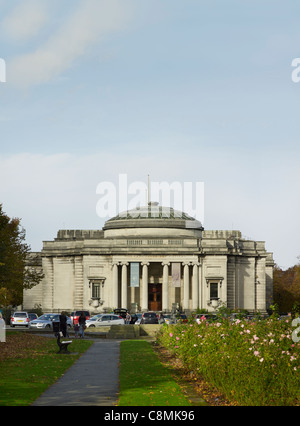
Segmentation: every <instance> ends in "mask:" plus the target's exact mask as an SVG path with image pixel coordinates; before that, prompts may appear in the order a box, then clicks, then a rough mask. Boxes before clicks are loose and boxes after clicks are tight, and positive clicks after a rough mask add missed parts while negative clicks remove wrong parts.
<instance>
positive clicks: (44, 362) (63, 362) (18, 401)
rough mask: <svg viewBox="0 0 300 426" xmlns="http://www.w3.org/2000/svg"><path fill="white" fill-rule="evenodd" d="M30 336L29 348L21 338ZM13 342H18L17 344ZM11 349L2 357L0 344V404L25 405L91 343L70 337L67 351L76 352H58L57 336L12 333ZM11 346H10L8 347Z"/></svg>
mask: <svg viewBox="0 0 300 426" xmlns="http://www.w3.org/2000/svg"><path fill="white" fill-rule="evenodd" d="M25 338H26V339H30V340H31V339H32V347H31V348H30V347H28V346H26V345H25V344H24V342H25V341H24V339H25ZM16 341H17V342H18V344H17V345H16ZM7 344H8V345H11V347H12V350H11V352H10V353H9V354H8V355H9V356H8V357H3V356H2V358H1V350H2V355H3V351H4V349H7V347H5V346H2V345H6V344H5V343H1V344H0V406H26V405H30V404H31V403H32V402H33V401H35V400H36V399H37V398H38V396H39V395H41V393H43V392H44V391H45V390H46V389H47V388H48V387H49V386H50V385H52V384H53V383H55V382H56V380H57V379H58V378H59V377H60V376H61V375H62V374H63V373H64V372H65V371H66V370H67V369H68V368H69V367H70V366H71V365H72V364H73V363H74V362H75V361H76V360H77V359H78V358H79V357H80V355H81V354H82V353H83V352H85V351H86V350H87V349H88V348H89V347H90V345H91V344H92V342H90V341H87V340H73V343H72V345H71V346H70V351H72V352H74V353H76V355H73V354H72V355H57V351H58V346H57V343H56V339H52V338H39V340H37V339H34V337H32V336H29V335H28V336H24V337H23V338H22V340H20V336H18V335H14V334H13V333H11V336H10V338H9V343H7ZM9 347H10V346H9Z"/></svg>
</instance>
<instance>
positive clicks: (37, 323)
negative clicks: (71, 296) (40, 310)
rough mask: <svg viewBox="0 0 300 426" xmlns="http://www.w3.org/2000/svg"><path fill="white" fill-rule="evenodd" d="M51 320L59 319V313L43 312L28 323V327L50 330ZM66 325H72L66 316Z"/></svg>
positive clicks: (56, 320)
mask: <svg viewBox="0 0 300 426" xmlns="http://www.w3.org/2000/svg"><path fill="white" fill-rule="evenodd" d="M53 321H55V322H58V321H59V314H51V313H50V314H44V315H41V316H40V317H38V319H35V320H33V321H31V322H30V323H29V327H30V328H35V329H47V330H50V329H51V330H52V323H53ZM67 326H68V328H70V327H72V321H71V318H70V317H67Z"/></svg>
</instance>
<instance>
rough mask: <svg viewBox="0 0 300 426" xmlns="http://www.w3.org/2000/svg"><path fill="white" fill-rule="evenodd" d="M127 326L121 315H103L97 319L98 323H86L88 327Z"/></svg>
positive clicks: (89, 321)
mask: <svg viewBox="0 0 300 426" xmlns="http://www.w3.org/2000/svg"><path fill="white" fill-rule="evenodd" d="M120 324H125V320H124V318H122V317H121V316H119V315H115V314H102V315H100V316H99V318H97V319H96V321H91V320H88V321H87V322H86V327H87V328H91V327H102V326H104V325H120Z"/></svg>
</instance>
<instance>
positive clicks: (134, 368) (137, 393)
mask: <svg viewBox="0 0 300 426" xmlns="http://www.w3.org/2000/svg"><path fill="white" fill-rule="evenodd" d="M118 405H119V406H190V405H191V404H190V403H189V401H188V400H187V399H186V398H185V397H184V395H183V392H182V390H181V388H180V386H179V385H178V384H177V383H176V381H175V379H173V377H172V375H171V372H170V370H169V369H168V368H166V367H164V366H163V365H162V364H161V362H160V361H159V359H158V356H157V354H156V353H155V352H154V351H153V349H152V346H151V343H150V342H147V341H141V340H128V341H123V342H121V355H120V397H119V404H118Z"/></svg>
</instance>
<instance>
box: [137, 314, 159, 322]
mask: <svg viewBox="0 0 300 426" xmlns="http://www.w3.org/2000/svg"><path fill="white" fill-rule="evenodd" d="M141 324H158V316H157V314H156V313H155V312H144V313H143V316H142V319H141Z"/></svg>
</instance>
